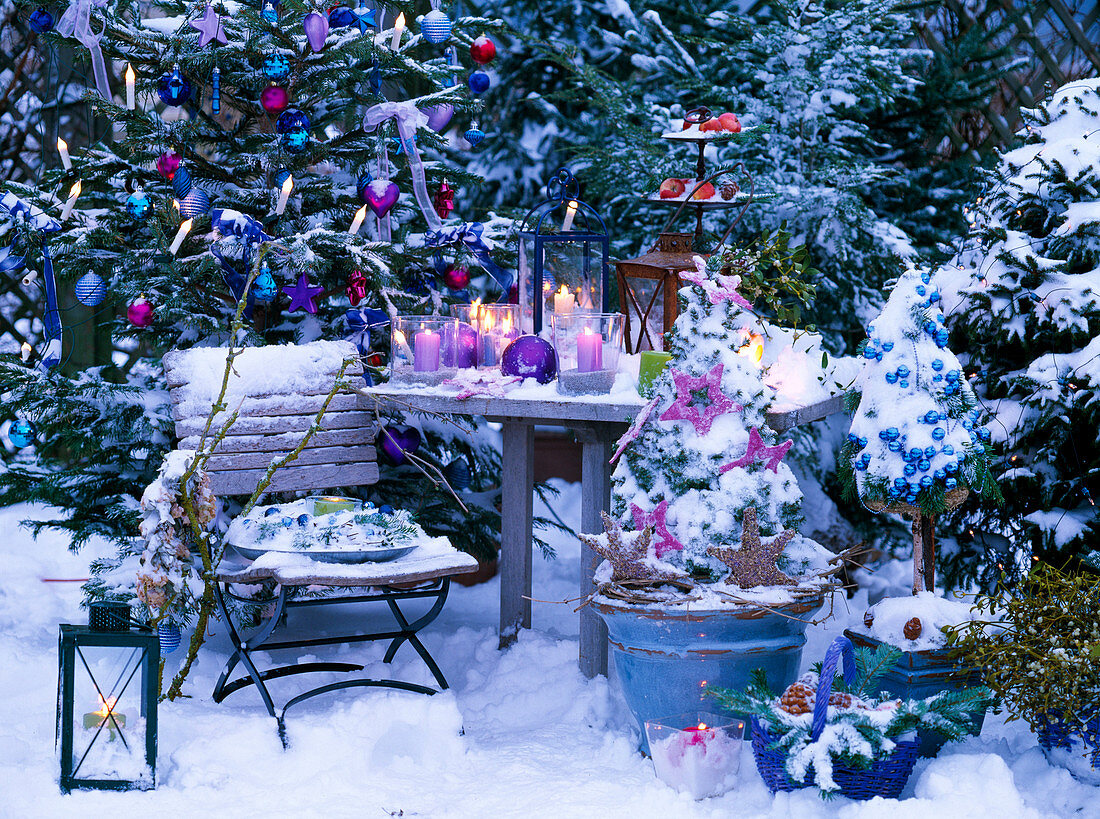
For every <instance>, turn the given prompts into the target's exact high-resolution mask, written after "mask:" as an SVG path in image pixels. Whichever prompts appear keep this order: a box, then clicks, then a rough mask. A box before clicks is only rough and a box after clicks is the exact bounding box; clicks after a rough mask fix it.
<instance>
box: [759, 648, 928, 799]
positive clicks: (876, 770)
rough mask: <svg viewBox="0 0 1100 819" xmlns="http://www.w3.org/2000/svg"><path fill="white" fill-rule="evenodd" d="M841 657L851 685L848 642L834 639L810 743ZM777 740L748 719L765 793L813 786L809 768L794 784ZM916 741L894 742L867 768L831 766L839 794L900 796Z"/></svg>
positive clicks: (823, 716) (820, 726) (914, 757)
mask: <svg viewBox="0 0 1100 819" xmlns="http://www.w3.org/2000/svg"><path fill="white" fill-rule="evenodd" d="M841 656H843V658H844V679H845V681H847V682H848V683H851V682H852V681H853V680H854V679H855V674H856V670H855V659H854V657H853V656H852V643H851V641H850V640H849V639H848V638H847V637H837V638H836V639H835V640H833V643H832V645H830V646H829V650H828V651H827V652H826V653H825V662H824V663H823V665H822V668H821V678H820V679H819V680H818V684H817V700H816V702H815V704H814V717H813V732H812V734H811V736H812V738H813V739H814V740H817V738H818V737H820V736H821V732H822V731H823V730H824V729H825V722H826V717H827V716H828V709H829V695H830V694H831V693H832V691H833V677H834V676H835V675H836V667H837V663H838V662H839V660H840V658H841ZM779 739H780V737H778V736H776V735H774V734H772V733H770V732H769V731H768V729H767V728H766V727H765V726H764V725H763V724H762V723H761V722H760V721H759V720H758V719H757V718H756V717H753V718H752V755H753V758H754V759H755V760H756V769H757V770H758V771H760V776H761V778H762V779H763V780H764V784H765V785H767V786H768V790H770V791H771V792H772V793H775V792H777V791H794V790H798V789H800V788H808V787H810V786H812V785H814V784H815V775H814V772H813V768H812V767H811V768H810V770H809V771H807V774H806V781H805V782H796V781H794V780H793V779H791V778H790V776H788V774H787V768H786V763H787V753H786V751H784V750H776V749H775V748H774V747H773V746H774V745H775V743H777V742H778V741H779ZM919 748H920V742H919V741H917V740H916V739H912V740H898V741H897V742H896V744H895V746H894V750H893V751H892V752H891V753H890V755H889V756H886V757H883V758H882V759H876V760H875V761H874V762H873V763H871V766H870V767H869V768H853V767H851V766H849V765H844V764H841V763H839V762H835V763H834V764H833V779H834V780H836V783H837V785H839V786H840V793H841V794H842V795H844V796H847V797H848V798H849V799H857V800H864V799H871V798H872V797H875V796H884V797H886V798H888V799H896V798H897V797H898V795H899V794H901V791H902V789H903V788H904V787H905V783H906V782H908V781H909V775H910V774H911V773H913V766H914V765H916V763H917V751H918V750H919Z"/></svg>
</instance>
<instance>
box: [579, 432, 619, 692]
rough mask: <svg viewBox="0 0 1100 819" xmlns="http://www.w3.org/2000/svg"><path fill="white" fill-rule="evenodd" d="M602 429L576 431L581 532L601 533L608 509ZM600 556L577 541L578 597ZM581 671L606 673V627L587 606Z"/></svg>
mask: <svg viewBox="0 0 1100 819" xmlns="http://www.w3.org/2000/svg"><path fill="white" fill-rule="evenodd" d="M608 435H614V432H610V433H608V432H605V431H604V430H595V429H590V430H578V431H577V436H578V437H579V438H580V440H581V531H582V532H597V533H598V532H602V531H603V519H602V518H601V517H600V513H601V512H606V511H608V510H609V509H610V503H611V470H612V467H611V465H610V464H609V463H608V461H609V460H610V459H611V452H612V450H611V446H612V442H611V440H609V439H608ZM599 561H600V557H599V555H597V554H596V553H595V552H593V551H592V549H590V548H589V547H588V546H586V545H584V543H582V544H581V577H580V581H581V596H582V597H586V596H587V595H589V594H591V593H592V590H593V589H594V588H595V584H594V583H593V582H592V573H593V572H594V571H595V570H596V566H597V565H599ZM580 643H581V645H580V666H581V673H583V674H584V676H586V677H595V676H596V675H597V674H607V626H605V625H604V624H603V621H602V620H601V619H600V618H599V617H598V616H597V615H596V613H595V612H594V611H592V610H591V609H590V608H588V607H585V608H583V609H581V639H580Z"/></svg>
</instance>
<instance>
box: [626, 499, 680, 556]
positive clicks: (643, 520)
mask: <svg viewBox="0 0 1100 819" xmlns="http://www.w3.org/2000/svg"><path fill="white" fill-rule="evenodd" d="M667 512H668V501H666V500H663V501H661V502H660V503H658V504H657V505H656V506H655V507H654V509H653V511H652V512H647V511H645V510H644V509H642V507H640V506H638V504H636V503H632V504H630V513H631V514H632V515H634V528H635V529H637V530H638V531H639V532H640V531H642V530H643V529H645V528H646V527H647V526H648V527H650V528H652V529H653V532H654V534H656V535H657V537H658V540H657V542H656V543H654V544H653V548H654V549H656V550H657V557H664V556H665V555H667V554H668V553H669V552H679V551H683V548H684V544H683V543H681V542H680V541H678V540H677V539H676V537H675V536H674V535H673V534H672V532H670V531H669V530H668V525H667V524H666V523H665V514H666V513H667Z"/></svg>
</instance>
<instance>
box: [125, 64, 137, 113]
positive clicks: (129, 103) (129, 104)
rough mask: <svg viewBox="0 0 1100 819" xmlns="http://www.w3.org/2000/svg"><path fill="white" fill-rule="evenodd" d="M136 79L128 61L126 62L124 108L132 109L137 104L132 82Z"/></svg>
mask: <svg viewBox="0 0 1100 819" xmlns="http://www.w3.org/2000/svg"><path fill="white" fill-rule="evenodd" d="M136 80H137V76H136V75H135V74H134V68H133V66H132V65H130V64H129V63H126V110H127V111H133V110H134V108H135V107H136V105H137V102H136V99H135V94H134V83H135V82H136Z"/></svg>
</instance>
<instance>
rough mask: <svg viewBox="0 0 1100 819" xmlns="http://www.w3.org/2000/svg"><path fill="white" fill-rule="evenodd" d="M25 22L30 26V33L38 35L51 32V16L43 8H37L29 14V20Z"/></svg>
mask: <svg viewBox="0 0 1100 819" xmlns="http://www.w3.org/2000/svg"><path fill="white" fill-rule="evenodd" d="M27 22H28V23H29V24H30V27H31V31H34V32H36V33H38V34H45V33H46V32H47V31H52V30H53V15H52V14H50V13H49V12H48V11H46V10H45V9H44V8H38V9H35V10H34V11H33V12H31V16H30V19H29V20H28V21H27Z"/></svg>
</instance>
